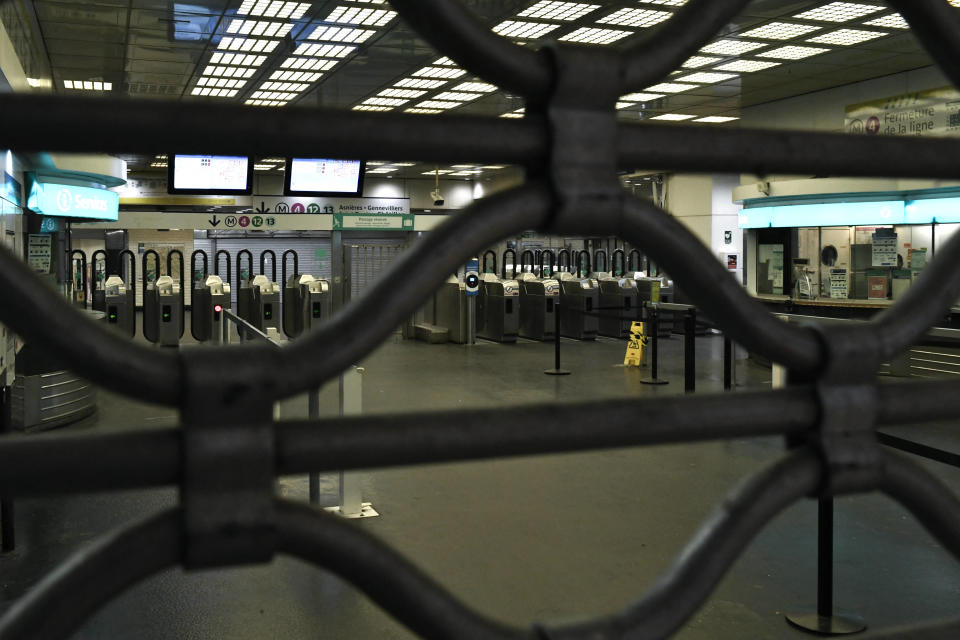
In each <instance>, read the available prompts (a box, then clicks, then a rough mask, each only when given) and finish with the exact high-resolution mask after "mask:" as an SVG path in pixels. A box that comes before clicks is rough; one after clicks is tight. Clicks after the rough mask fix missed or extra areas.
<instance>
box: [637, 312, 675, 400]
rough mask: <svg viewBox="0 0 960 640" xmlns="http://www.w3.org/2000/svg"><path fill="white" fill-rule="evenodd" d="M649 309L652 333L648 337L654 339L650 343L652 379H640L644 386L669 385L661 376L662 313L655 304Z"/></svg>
mask: <svg viewBox="0 0 960 640" xmlns="http://www.w3.org/2000/svg"><path fill="white" fill-rule="evenodd" d="M647 309H648V310H649V312H650V315H649V317H648V321H649V323H650V331H649V334H648V335H650V336H651V337H652V339H653V342H651V343H650V377H649V378H640V382H641V383H643V384H669V381H668V380H664V379H663V378H661V377H660V375H659V374H660V371H659V368H660V362H659V360H660V353H659V349H658V344H659V342H660V311H659V309H658V308H657V305H655V304H654V305H651V306H649V307H647Z"/></svg>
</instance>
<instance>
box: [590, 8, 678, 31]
mask: <svg viewBox="0 0 960 640" xmlns="http://www.w3.org/2000/svg"><path fill="white" fill-rule="evenodd" d="M672 17H673V14H672V13H670V12H669V11H655V10H654V9H633V8H627V9H619V10H617V11H614V12H613V13H611V14H610V15H608V16H606V17H605V18H600V19H599V20H597V22H598V23H599V24H615V25H619V26H622V27H652V26H653V25H655V24H659V23H661V22H663V21H665V20H669V19H670V18H672Z"/></svg>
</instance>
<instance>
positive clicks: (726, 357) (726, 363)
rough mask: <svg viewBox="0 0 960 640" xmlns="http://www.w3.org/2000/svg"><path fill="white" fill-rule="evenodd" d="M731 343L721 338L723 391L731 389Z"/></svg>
mask: <svg viewBox="0 0 960 640" xmlns="http://www.w3.org/2000/svg"><path fill="white" fill-rule="evenodd" d="M733 366H734V364H733V343H732V342H730V338H728V337H727V336H723V389H724V391H730V390H731V389H733Z"/></svg>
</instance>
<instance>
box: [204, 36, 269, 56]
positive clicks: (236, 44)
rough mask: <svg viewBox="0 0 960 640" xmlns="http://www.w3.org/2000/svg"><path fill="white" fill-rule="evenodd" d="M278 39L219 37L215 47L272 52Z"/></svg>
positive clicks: (230, 49)
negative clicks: (218, 42)
mask: <svg viewBox="0 0 960 640" xmlns="http://www.w3.org/2000/svg"><path fill="white" fill-rule="evenodd" d="M278 44H280V41H279V40H262V39H260V38H220V44H218V45H217V49H226V50H229V51H253V52H254V53H272V52H273V50H274V49H276V48H277V45H278Z"/></svg>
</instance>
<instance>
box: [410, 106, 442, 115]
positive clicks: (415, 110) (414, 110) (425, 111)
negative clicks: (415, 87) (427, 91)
mask: <svg viewBox="0 0 960 640" xmlns="http://www.w3.org/2000/svg"><path fill="white" fill-rule="evenodd" d="M403 112H404V113H420V114H426V115H431V114H435V113H443V111H441V110H440V109H421V108H419V107H410V108H409V109H404V110H403Z"/></svg>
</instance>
